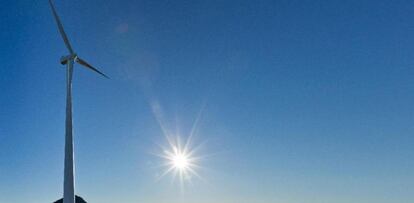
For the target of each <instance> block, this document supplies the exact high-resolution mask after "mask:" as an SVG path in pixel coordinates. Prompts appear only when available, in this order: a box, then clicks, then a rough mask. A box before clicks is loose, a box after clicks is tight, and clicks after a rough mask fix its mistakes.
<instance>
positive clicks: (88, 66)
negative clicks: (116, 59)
mask: <svg viewBox="0 0 414 203" xmlns="http://www.w3.org/2000/svg"><path fill="white" fill-rule="evenodd" d="M76 62H77V63H79V64H80V65H83V66H85V67H86V68H89V69H91V70H93V71H95V72H97V73H99V74H100V75H102V76H104V77H105V78H108V79H109V77H108V76H106V75H105V74H104V73H102V72H101V71H99V70H98V69H96V68H94V67H93V66H91V65H90V64H89V63H87V62H86V61H84V60H82V59H81V58H79V57H76Z"/></svg>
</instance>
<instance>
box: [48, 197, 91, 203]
mask: <svg viewBox="0 0 414 203" xmlns="http://www.w3.org/2000/svg"><path fill="white" fill-rule="evenodd" d="M53 203H63V198H62V199H60V200H58V201H56V202H53ZM75 203H87V202H86V201H85V200H84V199H83V198H82V197H79V196H75Z"/></svg>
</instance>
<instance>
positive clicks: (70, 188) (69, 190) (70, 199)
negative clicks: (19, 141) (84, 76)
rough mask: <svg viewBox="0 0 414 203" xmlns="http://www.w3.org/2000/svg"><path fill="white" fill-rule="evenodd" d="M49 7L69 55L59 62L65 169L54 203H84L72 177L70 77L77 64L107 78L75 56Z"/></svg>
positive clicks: (57, 17) (51, 5)
mask: <svg viewBox="0 0 414 203" xmlns="http://www.w3.org/2000/svg"><path fill="white" fill-rule="evenodd" d="M49 4H50V7H51V8H52V12H53V16H54V18H55V20H56V24H57V26H58V28H59V32H60V35H61V36H62V38H63V41H64V42H65V45H66V47H67V48H68V50H69V55H67V56H63V57H62V58H61V60H60V63H61V64H62V65H66V66H67V70H66V80H67V81H66V125H65V128H66V129H65V169H64V180H63V199H60V200H58V201H56V202H55V203H60V202H63V203H81V202H85V201H84V200H83V199H82V198H81V197H78V196H75V177H74V175H75V174H74V155H73V134H72V75H73V64H74V63H75V62H76V63H79V64H80V65H82V66H84V67H86V68H88V69H90V70H92V71H95V72H96V73H98V74H100V75H102V76H104V77H106V78H108V76H106V75H105V74H103V73H102V72H100V71H99V70H98V69H96V68H94V67H93V66H91V65H89V64H88V63H87V62H86V61H84V60H82V59H81V58H79V57H78V55H76V53H75V52H74V51H73V49H72V46H71V45H70V43H69V39H68V37H67V36H66V33H65V31H64V30H63V25H62V23H61V22H60V19H59V16H58V15H57V13H56V9H55V7H54V5H53V2H52V0H49Z"/></svg>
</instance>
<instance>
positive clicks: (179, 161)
mask: <svg viewBox="0 0 414 203" xmlns="http://www.w3.org/2000/svg"><path fill="white" fill-rule="evenodd" d="M172 164H173V165H174V167H175V168H177V169H179V170H185V169H186V168H187V167H188V158H187V157H186V156H185V155H184V154H175V155H174V156H173V157H172Z"/></svg>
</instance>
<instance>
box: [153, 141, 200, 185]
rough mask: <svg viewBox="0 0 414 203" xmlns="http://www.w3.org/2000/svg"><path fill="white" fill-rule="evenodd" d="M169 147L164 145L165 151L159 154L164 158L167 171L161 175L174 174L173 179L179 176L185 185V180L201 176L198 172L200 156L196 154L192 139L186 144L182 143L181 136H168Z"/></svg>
mask: <svg viewBox="0 0 414 203" xmlns="http://www.w3.org/2000/svg"><path fill="white" fill-rule="evenodd" d="M167 140H168V144H169V146H168V147H163V153H162V154H158V156H160V157H161V158H163V159H164V164H163V165H164V166H166V168H165V171H164V172H163V173H162V174H161V175H160V176H159V178H162V177H164V176H165V175H167V174H170V173H171V174H173V179H175V178H176V177H178V178H179V181H180V183H181V185H182V186H183V184H184V182H185V181H191V179H192V177H193V176H196V177H198V178H201V177H200V176H199V175H198V173H197V172H196V170H197V169H199V168H200V166H199V165H198V164H197V161H199V159H200V157H197V156H195V151H196V150H195V148H192V147H191V146H190V141H189V140H187V141H186V142H185V145H182V144H181V142H180V139H179V137H175V139H174V138H171V137H168V139H167Z"/></svg>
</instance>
